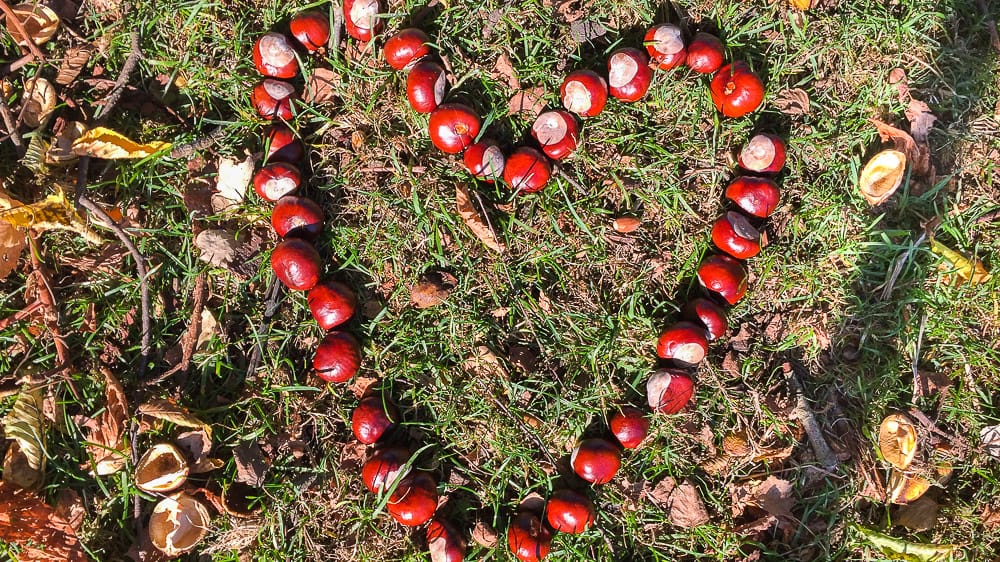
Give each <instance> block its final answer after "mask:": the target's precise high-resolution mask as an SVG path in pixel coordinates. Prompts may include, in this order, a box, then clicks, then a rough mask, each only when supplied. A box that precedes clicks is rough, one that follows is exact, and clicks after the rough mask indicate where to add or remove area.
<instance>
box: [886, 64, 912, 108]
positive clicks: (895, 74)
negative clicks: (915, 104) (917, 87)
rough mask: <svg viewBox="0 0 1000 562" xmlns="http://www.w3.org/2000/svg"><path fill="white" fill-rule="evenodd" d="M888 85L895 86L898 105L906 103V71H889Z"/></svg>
mask: <svg viewBox="0 0 1000 562" xmlns="http://www.w3.org/2000/svg"><path fill="white" fill-rule="evenodd" d="M889 83H890V84H892V85H894V86H896V93H897V95H898V96H899V103H906V100H907V99H909V97H910V84H909V82H908V81H907V79H906V71H905V70H903V69H902V68H899V67H896V68H894V69H892V70H891V71H889Z"/></svg>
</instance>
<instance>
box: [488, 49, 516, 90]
mask: <svg viewBox="0 0 1000 562" xmlns="http://www.w3.org/2000/svg"><path fill="white" fill-rule="evenodd" d="M493 70H494V71H495V72H494V74H493V77H494V78H497V79H500V80H503V81H504V82H506V83H507V85H508V86H510V89H511V90H514V91H517V90H520V89H521V81H520V80H518V78H517V72H516V71H515V70H514V63H512V62H511V60H510V57H508V56H507V53H506V52H501V53H500V56H499V57H498V58H497V62H496V64H494V65H493Z"/></svg>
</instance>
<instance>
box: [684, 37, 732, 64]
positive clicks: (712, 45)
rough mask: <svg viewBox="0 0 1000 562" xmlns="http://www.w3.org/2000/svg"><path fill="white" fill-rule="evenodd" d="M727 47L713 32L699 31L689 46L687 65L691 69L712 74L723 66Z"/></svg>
mask: <svg viewBox="0 0 1000 562" xmlns="http://www.w3.org/2000/svg"><path fill="white" fill-rule="evenodd" d="M724 56H725V49H723V47H722V41H719V38H718V37H716V36H715V35H712V34H711V33H705V32H703V31H699V32H698V33H695V34H694V38H692V39H691V42H690V43H688V46H687V60H686V62H687V65H688V66H689V67H691V70H693V71H695V72H700V73H702V74H711V73H713V72H715V71H716V70H717V69H718V68H719V67H720V66H722V59H723V57H724Z"/></svg>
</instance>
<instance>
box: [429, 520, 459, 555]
mask: <svg viewBox="0 0 1000 562" xmlns="http://www.w3.org/2000/svg"><path fill="white" fill-rule="evenodd" d="M465 547H466V543H465V538H464V537H462V535H461V534H460V533H459V532H458V530H457V529H455V527H454V526H453V525H452V524H451V523H449V522H448V521H445V520H444V519H442V518H441V517H440V516H438V517H435V518H434V519H432V520H431V522H430V524H429V525H427V550H428V551H429V552H430V555H431V562H462V561H463V560H465Z"/></svg>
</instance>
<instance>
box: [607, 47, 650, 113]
mask: <svg viewBox="0 0 1000 562" xmlns="http://www.w3.org/2000/svg"><path fill="white" fill-rule="evenodd" d="M652 80H653V69H651V68H650V67H649V57H648V56H647V55H646V53H644V52H642V51H640V50H639V49H633V48H632V47H626V48H624V49H618V50H617V51H615V52H614V53H611V57H610V58H609V59H608V91H609V92H610V93H611V95H612V96H614V97H615V98H617V99H618V100H620V101H624V102H634V101H639V100H640V99H641V98H642V96H644V95H646V91H647V90H649V84H650V82H651V81H652Z"/></svg>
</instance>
